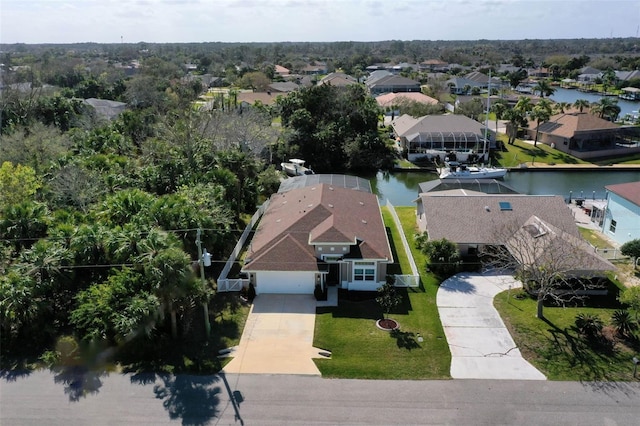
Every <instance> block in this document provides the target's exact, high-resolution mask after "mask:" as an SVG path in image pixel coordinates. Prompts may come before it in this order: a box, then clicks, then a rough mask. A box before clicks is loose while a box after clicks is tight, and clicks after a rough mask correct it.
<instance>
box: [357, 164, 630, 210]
mask: <svg viewBox="0 0 640 426" xmlns="http://www.w3.org/2000/svg"><path fill="white" fill-rule="evenodd" d="M437 178H438V176H437V175H436V174H435V173H425V172H397V173H382V172H379V173H378V174H376V175H375V176H373V177H371V176H370V177H369V181H370V182H371V187H372V189H373V192H374V193H376V194H377V195H378V198H379V199H380V204H385V203H386V200H389V201H390V202H391V204H393V205H395V206H413V205H415V203H414V201H415V199H416V198H418V185H419V184H420V183H421V182H426V181H430V180H435V179H437ZM635 181H640V172H634V171H625V170H622V171H618V170H606V171H586V172H585V171H570V172H559V171H542V172H540V171H538V172H522V171H516V172H509V173H507V176H505V178H504V183H506V184H507V185H509V186H511V187H512V188H513V189H515V190H516V191H518V192H519V193H521V194H529V195H561V196H562V197H564V198H565V199H568V198H569V197H571V198H574V199H575V198H589V199H590V198H596V199H603V198H604V197H605V194H606V191H605V189H604V187H605V186H606V185H613V184H617V183H625V182H635Z"/></svg>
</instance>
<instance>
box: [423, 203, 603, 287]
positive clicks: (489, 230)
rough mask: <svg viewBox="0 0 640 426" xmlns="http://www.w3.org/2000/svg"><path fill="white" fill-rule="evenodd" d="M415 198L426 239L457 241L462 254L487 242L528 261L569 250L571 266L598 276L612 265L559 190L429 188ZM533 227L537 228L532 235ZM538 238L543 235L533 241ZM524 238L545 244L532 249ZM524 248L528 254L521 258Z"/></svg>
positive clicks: (473, 252)
mask: <svg viewBox="0 0 640 426" xmlns="http://www.w3.org/2000/svg"><path fill="white" fill-rule="evenodd" d="M416 202H417V224H418V228H419V229H420V231H421V232H427V233H428V235H429V239H430V240H439V239H443V238H444V239H447V240H449V241H452V242H454V243H456V245H457V246H458V248H459V250H460V253H461V255H462V256H475V255H477V254H478V253H482V252H484V250H485V249H486V248H488V247H491V246H494V247H506V248H507V249H508V250H509V251H510V252H511V254H512V255H513V256H514V258H515V259H516V260H517V261H518V262H520V263H521V264H526V265H529V264H530V263H532V262H533V263H535V262H537V261H539V260H541V259H542V257H544V256H548V255H549V254H553V253H564V255H565V256H566V255H567V252H568V250H571V252H573V253H576V254H577V253H579V254H580V256H578V255H576V256H575V257H576V259H579V262H578V261H577V262H576V264H575V265H573V266H572V267H571V270H572V271H575V272H576V274H578V272H579V274H580V275H590V276H599V275H600V274H601V273H602V272H604V271H609V270H611V269H612V268H613V266H612V265H611V264H610V263H609V262H607V261H606V260H604V259H602V258H601V257H600V256H599V255H597V253H595V252H594V251H593V248H592V247H591V246H589V245H588V244H587V243H586V242H585V241H584V240H583V239H582V237H581V236H580V233H579V231H578V228H577V226H576V224H575V221H574V218H573V215H572V213H571V210H570V209H569V208H568V207H567V205H566V204H565V201H564V199H563V198H562V197H561V196H557V195H520V194H480V193H478V192H472V193H456V194H451V193H447V192H433V191H432V192H428V193H421V194H420V197H419V198H418V200H417V201H416ZM531 230H537V231H536V233H535V235H534V234H531ZM523 232H524V233H527V234H525V235H523V234H522V233H523ZM537 238H544V240H545V241H537V243H536V244H533V242H532V241H533V240H534V239H537ZM516 244H518V245H519V247H516V246H515V245H516ZM522 244H531V247H535V248H536V250H539V249H540V247H544V250H541V251H540V252H536V253H530V251H527V250H526V247H525V249H523V247H522ZM576 250H578V252H576ZM545 252H546V253H545ZM523 253H528V255H530V256H528V258H527V259H524V258H519V256H520V257H522V256H523Z"/></svg>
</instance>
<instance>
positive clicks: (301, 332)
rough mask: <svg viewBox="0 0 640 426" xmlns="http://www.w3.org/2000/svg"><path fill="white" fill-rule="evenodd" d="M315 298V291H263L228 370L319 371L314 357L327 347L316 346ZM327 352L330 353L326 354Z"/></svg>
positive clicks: (254, 303) (225, 370) (234, 351)
mask: <svg viewBox="0 0 640 426" xmlns="http://www.w3.org/2000/svg"><path fill="white" fill-rule="evenodd" d="M315 319H316V300H315V298H314V297H313V296H312V295H293V294H261V295H259V296H257V297H256V298H255V300H254V301H253V306H252V307H251V312H250V313H249V317H248V318H247V322H246V324H245V327H244V331H243V333H242V337H241V339H240V343H239V344H238V346H236V347H233V348H231V351H230V352H229V354H228V356H231V357H233V359H232V360H231V362H229V364H227V365H226V366H225V368H224V369H223V371H224V372H225V373H247V374H304V375H318V376H319V375H320V371H319V370H318V369H317V367H316V365H315V364H314V363H313V361H312V360H311V359H312V358H322V357H324V355H321V353H324V351H322V350H320V349H317V348H314V347H313V332H314V328H315ZM326 355H328V354H326Z"/></svg>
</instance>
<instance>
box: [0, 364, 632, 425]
mask: <svg viewBox="0 0 640 426" xmlns="http://www.w3.org/2000/svg"><path fill="white" fill-rule="evenodd" d="M639 422H640V383H577V382H549V381H519V380H509V381H498V380H448V381H373V380H332V379H323V378H320V377H315V376H295V375H251V374H242V375H235V374H234V375H229V374H227V375H215V376H170V375H165V376H160V375H154V374H144V375H129V374H117V373H110V374H108V375H96V374H91V373H89V374H86V375H83V374H75V375H74V374H61V373H55V374H54V373H51V372H49V371H36V372H32V373H30V374H28V375H19V374H18V375H13V374H7V373H6V372H4V373H2V378H1V379H0V424H2V425H17V426H21V425H165V424H182V425H396V424H397V425H424V424H450V425H577V424H580V425H608V426H609V425H636V424H639Z"/></svg>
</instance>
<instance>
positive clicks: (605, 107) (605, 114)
mask: <svg viewBox="0 0 640 426" xmlns="http://www.w3.org/2000/svg"><path fill="white" fill-rule="evenodd" d="M620 111H621V109H620V106H619V105H618V101H617V100H616V99H612V98H607V97H604V98H601V99H600V100H599V101H598V102H594V103H592V104H591V113H592V114H596V115H597V116H598V117H600V118H605V119H608V120H610V121H616V120H617V119H618V115H620Z"/></svg>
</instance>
